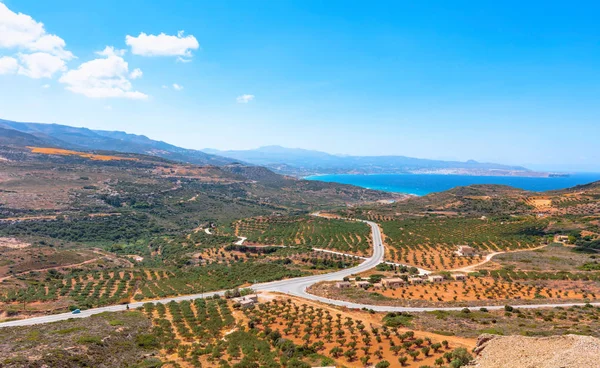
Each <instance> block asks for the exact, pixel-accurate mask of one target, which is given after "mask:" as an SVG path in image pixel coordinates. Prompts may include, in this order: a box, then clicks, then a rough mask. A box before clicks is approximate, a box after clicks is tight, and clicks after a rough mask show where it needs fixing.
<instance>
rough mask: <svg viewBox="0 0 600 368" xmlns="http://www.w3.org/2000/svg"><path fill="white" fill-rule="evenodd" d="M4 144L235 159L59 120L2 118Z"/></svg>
mask: <svg viewBox="0 0 600 368" xmlns="http://www.w3.org/2000/svg"><path fill="white" fill-rule="evenodd" d="M0 128H1V129H2V130H0V144H4V145H20V146H28V145H29V146H46V147H57V148H65V149H75V150H95V151H98V150H102V151H116V152H130V153H140V154H146V155H152V156H158V157H162V158H166V159H169V160H175V161H182V162H188V163H192V164H198V165H217V166H222V165H228V164H232V163H235V162H236V160H235V159H230V158H225V157H220V156H217V155H211V154H208V153H204V152H202V151H198V150H192V149H186V148H181V147H177V146H174V145H172V144H168V143H165V142H161V141H155V140H152V139H150V138H148V137H146V136H143V135H136V134H129V133H125V132H118V131H103V130H91V129H87V128H76V127H71V126H67V125H59V124H40V123H19V122H15V121H9V120H2V119H0Z"/></svg>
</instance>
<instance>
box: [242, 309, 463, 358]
mask: <svg viewBox="0 0 600 368" xmlns="http://www.w3.org/2000/svg"><path fill="white" fill-rule="evenodd" d="M245 314H246V317H247V318H248V319H249V323H248V324H249V326H251V327H252V328H253V329H255V330H258V331H259V332H262V334H264V335H272V334H275V335H276V336H278V337H283V338H284V339H287V340H289V341H291V342H293V343H294V344H297V345H301V346H304V347H306V348H309V349H311V350H313V351H316V352H319V353H320V354H323V355H326V356H327V357H329V358H331V359H333V360H335V362H336V363H337V364H331V365H337V366H346V367H364V366H371V365H375V366H376V367H389V366H393V367H397V366H403V367H404V366H409V367H424V366H433V365H434V364H435V365H439V366H441V365H444V364H448V363H449V362H450V361H452V360H454V359H461V362H462V363H463V364H464V363H465V362H466V361H468V360H470V357H469V354H468V353H467V351H466V350H465V349H464V348H463V349H456V350H454V351H452V350H451V349H453V348H454V346H450V344H449V342H448V341H446V340H443V339H440V341H435V340H432V338H430V337H428V336H420V335H419V334H418V333H415V332H414V331H410V330H408V329H406V328H402V321H403V320H404V319H405V317H404V316H403V315H402V314H395V313H391V314H389V315H387V316H386V317H384V318H383V321H384V324H383V325H379V324H374V323H368V325H367V322H366V321H365V320H361V319H356V318H353V317H351V316H347V315H346V316H343V315H342V313H336V312H331V311H330V310H328V309H324V308H320V307H315V306H313V305H307V304H302V305H299V304H296V303H294V302H292V301H291V300H281V299H279V300H278V299H275V300H273V301H271V302H267V303H262V304H260V305H259V306H258V308H252V309H247V310H245ZM458 357H460V358H458Z"/></svg>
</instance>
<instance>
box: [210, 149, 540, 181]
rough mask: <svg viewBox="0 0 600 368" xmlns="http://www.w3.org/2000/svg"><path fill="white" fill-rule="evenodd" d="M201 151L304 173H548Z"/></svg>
mask: <svg viewBox="0 0 600 368" xmlns="http://www.w3.org/2000/svg"><path fill="white" fill-rule="evenodd" d="M203 151H204V152H208V153H211V154H216V155H220V156H225V157H229V158H232V159H235V160H241V161H245V162H249V163H252V164H255V165H261V166H266V167H268V168H270V169H272V170H274V171H276V172H279V173H282V174H288V175H296V176H305V175H312V174H347V173H349V174H377V173H387V174H394V173H436V174H465V175H515V176H516V175H518V176H547V175H548V174H546V173H538V172H534V171H531V170H529V169H527V168H525V167H521V166H509V165H501V164H495V163H482V162H477V161H474V160H469V161H466V162H459V161H439V160H428V159H420V158H413V157H406V156H339V155H332V154H328V153H325V152H319V151H311V150H305V149H298V148H285V147H280V146H267V147H261V148H257V149H253V150H244V151H218V150H214V149H205V150H203Z"/></svg>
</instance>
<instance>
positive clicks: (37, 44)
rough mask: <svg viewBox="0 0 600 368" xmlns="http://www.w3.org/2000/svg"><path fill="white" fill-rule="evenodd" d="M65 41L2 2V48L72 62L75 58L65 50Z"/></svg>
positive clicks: (0, 23)
mask: <svg viewBox="0 0 600 368" xmlns="http://www.w3.org/2000/svg"><path fill="white" fill-rule="evenodd" d="M65 46H66V44H65V41H64V40H63V39H62V38H60V37H58V36H56V35H53V34H48V33H46V30H45V29H44V24H43V23H41V22H37V21H36V20H35V19H33V18H32V17H30V16H29V15H26V14H23V13H15V12H13V11H12V10H10V9H8V7H7V6H6V5H5V4H3V3H1V2H0V48H5V49H13V48H14V49H17V50H21V51H27V52H34V53H36V52H43V53H48V54H51V55H54V56H56V57H59V58H61V59H63V60H71V59H73V58H74V57H75V56H74V55H73V54H72V53H71V52H70V51H67V50H65Z"/></svg>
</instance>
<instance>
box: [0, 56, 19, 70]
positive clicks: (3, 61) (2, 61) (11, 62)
mask: <svg viewBox="0 0 600 368" xmlns="http://www.w3.org/2000/svg"><path fill="white" fill-rule="evenodd" d="M17 70H19V63H18V62H17V59H15V58H14V57H10V56H3V57H0V75H2V74H15V73H16V72H17Z"/></svg>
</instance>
